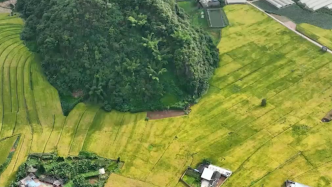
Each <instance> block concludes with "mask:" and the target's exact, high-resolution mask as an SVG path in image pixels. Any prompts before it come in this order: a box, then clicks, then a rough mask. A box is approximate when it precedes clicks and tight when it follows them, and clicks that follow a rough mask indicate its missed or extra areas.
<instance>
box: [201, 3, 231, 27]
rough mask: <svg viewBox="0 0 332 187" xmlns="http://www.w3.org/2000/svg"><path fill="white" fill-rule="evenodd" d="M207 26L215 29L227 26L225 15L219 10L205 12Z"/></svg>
mask: <svg viewBox="0 0 332 187" xmlns="http://www.w3.org/2000/svg"><path fill="white" fill-rule="evenodd" d="M206 13H207V16H208V20H209V26H210V27H215V28H223V27H226V26H227V25H228V20H227V17H226V14H225V13H224V11H223V10H222V9H221V8H216V9H207V10H206Z"/></svg>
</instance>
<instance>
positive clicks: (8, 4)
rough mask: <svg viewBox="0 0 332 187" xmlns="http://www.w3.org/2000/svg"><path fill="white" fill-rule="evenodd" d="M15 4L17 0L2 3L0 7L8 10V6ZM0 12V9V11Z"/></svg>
mask: <svg viewBox="0 0 332 187" xmlns="http://www.w3.org/2000/svg"><path fill="white" fill-rule="evenodd" d="M16 2H17V0H9V1H5V2H2V3H0V7H3V8H9V9H10V4H13V5H15V4H16ZM0 10H1V9H0ZM9 11H10V10H9Z"/></svg>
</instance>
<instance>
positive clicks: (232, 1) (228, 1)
mask: <svg viewBox="0 0 332 187" xmlns="http://www.w3.org/2000/svg"><path fill="white" fill-rule="evenodd" d="M225 3H226V4H242V3H247V0H226V1H225Z"/></svg>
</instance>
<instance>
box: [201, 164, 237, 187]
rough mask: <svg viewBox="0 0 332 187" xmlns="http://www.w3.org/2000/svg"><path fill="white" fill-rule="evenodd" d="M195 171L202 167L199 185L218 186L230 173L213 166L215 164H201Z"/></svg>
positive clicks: (204, 186)
mask: <svg viewBox="0 0 332 187" xmlns="http://www.w3.org/2000/svg"><path fill="white" fill-rule="evenodd" d="M202 167H203V168H199V169H198V170H197V171H201V170H202V169H203V172H202V175H201V187H219V186H221V185H222V184H223V183H224V182H225V181H226V180H227V179H228V177H230V176H231V175H232V172H231V171H229V170H227V169H224V168H221V167H218V166H215V165H211V164H210V165H202Z"/></svg>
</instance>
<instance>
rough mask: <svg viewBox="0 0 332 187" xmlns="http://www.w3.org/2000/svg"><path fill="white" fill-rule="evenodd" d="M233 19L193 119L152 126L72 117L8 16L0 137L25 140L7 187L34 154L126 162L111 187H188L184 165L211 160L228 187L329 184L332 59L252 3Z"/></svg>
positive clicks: (233, 8)
mask: <svg viewBox="0 0 332 187" xmlns="http://www.w3.org/2000/svg"><path fill="white" fill-rule="evenodd" d="M225 12H226V14H227V16H228V19H229V22H230V26H229V27H227V28H225V29H223V30H222V39H221V42H220V43H219V46H218V47H219V49H220V56H221V61H220V68H218V69H217V70H216V72H215V75H214V77H213V78H212V79H211V85H212V86H211V89H210V90H209V93H208V94H206V95H205V96H204V97H203V98H202V99H201V101H200V102H199V103H198V104H196V105H195V106H193V107H192V112H191V113H190V115H189V116H184V117H176V118H168V119H161V120H150V121H145V120H144V119H145V116H146V113H136V114H130V113H120V112H116V111H112V112H110V113H106V112H104V111H102V110H100V109H98V108H96V107H94V106H88V105H85V104H83V103H81V104H79V105H77V106H76V108H75V109H74V110H73V111H72V112H71V113H70V114H69V115H68V117H64V116H63V115H62V112H61V106H60V102H59V97H58V94H57V91H56V90H55V89H54V88H53V87H52V86H51V85H50V84H49V83H48V82H47V81H46V79H45V77H44V76H43V75H42V74H41V71H40V67H39V65H38V63H37V62H38V59H36V58H35V55H34V54H32V53H31V52H29V51H28V50H27V48H26V47H25V46H24V45H23V43H22V41H20V39H19V33H20V31H21V29H22V21H21V20H20V19H19V18H16V17H7V16H1V17H0V30H1V32H0V41H1V42H0V71H2V72H1V74H0V75H1V76H0V79H1V80H0V86H1V87H0V90H1V96H2V97H0V107H1V108H0V111H2V114H3V115H0V122H1V123H0V127H1V128H0V129H1V131H0V139H1V138H4V137H7V136H11V135H15V134H22V136H21V139H20V142H19V144H18V146H17V150H16V152H15V154H14V157H13V159H12V161H11V163H10V164H9V166H8V167H7V169H6V170H5V171H4V172H3V173H2V174H1V177H0V186H6V185H7V184H8V182H9V181H10V180H11V179H12V178H13V175H14V173H15V171H16V170H17V168H18V166H19V165H20V164H21V163H23V162H24V161H25V159H26V157H27V155H28V154H29V153H33V152H54V151H57V152H58V153H59V154H60V155H62V156H68V155H76V154H78V152H79V151H80V150H85V151H91V152H95V153H97V154H98V155H100V156H103V157H107V158H113V159H116V158H118V157H120V158H121V160H123V161H124V162H125V164H124V167H123V168H122V170H121V171H120V174H119V175H115V174H113V175H111V177H110V179H109V181H108V183H107V185H106V186H107V187H123V186H128V187H134V186H138V187H143V186H144V187H172V186H177V187H179V186H183V184H181V183H179V178H180V176H181V174H182V173H183V172H184V170H185V169H186V167H187V166H189V165H191V166H195V165H196V164H197V163H199V162H200V161H201V160H202V159H204V158H209V159H211V160H212V161H213V164H215V165H219V166H221V167H225V168H229V169H230V170H232V171H233V172H234V173H233V175H232V176H231V178H230V179H229V180H228V181H227V182H226V183H225V184H224V185H223V186H226V187H247V186H254V187H261V186H264V187H276V186H281V185H282V184H283V182H284V181H285V180H286V179H291V180H295V181H298V182H300V183H304V184H307V185H310V186H315V187H318V186H331V182H332V172H331V170H332V125H331V124H329V123H322V122H320V119H321V118H322V117H323V116H324V115H325V114H326V113H327V112H328V111H329V110H331V104H330V103H331V97H332V85H331V76H330V72H331V70H332V55H331V54H328V53H321V52H320V50H319V48H317V47H316V46H314V45H313V44H311V43H309V42H308V41H306V40H304V39H302V38H301V37H299V36H297V35H296V34H294V33H293V32H291V31H289V30H288V29H286V28H284V27H283V26H282V25H280V24H278V23H277V22H275V21H274V20H272V19H271V18H269V17H267V16H265V15H264V14H263V13H261V12H259V11H257V10H256V9H254V8H253V7H251V6H249V5H230V6H226V7H225ZM262 98H266V99H267V103H268V104H267V106H266V107H260V102H261V100H262ZM1 154H3V153H1Z"/></svg>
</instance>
